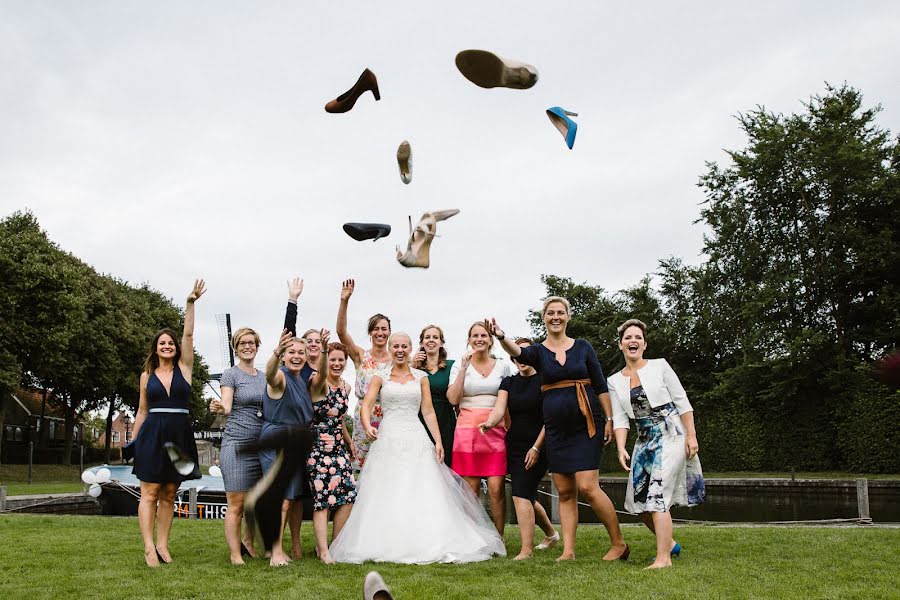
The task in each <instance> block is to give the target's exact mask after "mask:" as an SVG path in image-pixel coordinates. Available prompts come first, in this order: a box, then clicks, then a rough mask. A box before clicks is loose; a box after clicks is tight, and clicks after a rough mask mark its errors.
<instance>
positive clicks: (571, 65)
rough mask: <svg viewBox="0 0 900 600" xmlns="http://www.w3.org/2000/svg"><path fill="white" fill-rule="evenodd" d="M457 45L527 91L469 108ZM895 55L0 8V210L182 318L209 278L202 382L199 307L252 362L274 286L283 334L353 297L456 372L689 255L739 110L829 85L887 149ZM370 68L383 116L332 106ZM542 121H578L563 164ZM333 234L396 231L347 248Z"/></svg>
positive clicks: (800, 30)
mask: <svg viewBox="0 0 900 600" xmlns="http://www.w3.org/2000/svg"><path fill="white" fill-rule="evenodd" d="M438 5H439V6H440V7H438ZM468 48H481V49H487V50H491V51H494V52H497V53H499V54H501V55H503V56H507V57H511V58H515V59H519V60H522V61H525V62H528V63H530V64H532V65H534V66H535V67H537V69H538V71H539V73H540V79H539V81H538V83H537V85H535V87H533V88H532V89H530V90H525V91H521V90H507V89H493V90H485V89H481V88H478V87H476V86H474V85H473V84H471V83H469V82H468V81H467V80H466V79H464V78H463V77H462V75H461V74H460V73H459V72H458V71H457V70H456V68H455V65H454V56H455V55H456V53H457V52H458V51H460V50H463V49H468ZM898 59H900V3H897V2H859V3H849V2H822V1H807V2H758V1H757V2H752V3H740V4H738V3H723V2H677V3H674V2H654V3H641V5H640V6H637V5H635V4H634V3H621V2H619V3H611V2H596V1H587V0H585V1H583V2H570V3H562V2H557V3H547V2H524V1H517V2H444V3H435V2H421V1H420V2H389V1H382V2H340V3H325V2H315V3H314V2H300V1H294V2H240V3H238V2H222V1H216V2H212V1H210V2H196V1H195V2H173V1H168V2H165V1H162V2H161V1H155V2H123V1H119V0H116V1H108V2H97V1H94V2H70V1H63V0H60V1H56V2H50V1H46V2H41V1H34V2H31V1H18V2H14V1H10V0H0V73H2V75H0V216H6V215H8V214H10V213H12V212H14V211H16V210H22V209H28V210H31V211H33V212H34V214H35V215H36V216H37V218H38V220H39V221H40V223H41V225H42V227H44V228H45V229H46V230H47V231H48V233H49V235H50V237H51V239H53V240H54V241H56V242H57V243H58V244H59V245H60V246H61V247H62V248H64V249H65V250H68V251H70V252H72V253H74V254H75V255H77V256H79V257H80V258H81V259H83V260H84V261H86V262H87V263H89V264H91V265H93V266H94V267H95V268H96V269H97V270H98V271H101V272H104V273H109V274H112V275H115V276H116V277H120V278H123V279H125V280H127V281H129V282H131V283H134V284H140V283H142V282H146V283H149V284H150V285H151V286H153V287H154V288H156V289H158V290H160V291H162V292H163V293H165V294H166V295H169V296H171V297H173V298H174V299H175V300H176V301H177V302H178V303H179V304H181V305H183V303H184V298H185V296H186V295H187V293H188V291H189V290H190V287H191V283H192V281H193V278H194V277H197V276H202V277H204V278H205V279H206V281H207V284H208V287H209V292H208V293H207V295H206V296H204V297H203V299H202V300H201V301H200V302H199V303H198V323H197V337H196V340H197V347H198V349H199V351H200V352H202V353H203V354H204V355H205V356H206V357H207V358H208V362H209V363H210V367H211V370H212V371H214V372H215V371H218V370H220V369H221V367H222V365H221V360H220V356H221V352H220V343H219V340H218V337H217V332H216V324H215V319H214V315H215V314H217V313H226V312H228V313H231V315H232V322H233V324H234V326H235V328H236V327H239V326H242V325H249V326H253V327H255V328H257V329H258V330H259V331H260V333H261V334H262V336H263V349H264V352H261V353H260V356H264V354H265V353H267V352H268V351H269V349H270V348H271V347H274V344H275V342H276V334H277V333H278V331H279V329H280V326H281V319H282V315H283V307H284V300H285V299H286V287H285V281H286V279H287V278H288V277H289V276H292V275H299V276H302V277H303V278H304V279H305V281H306V288H305V290H304V292H303V296H302V297H301V301H300V304H301V309H300V328H301V330H303V329H306V328H307V327H314V326H315V327H320V326H327V327H330V328H333V327H334V321H335V314H336V310H337V301H338V293H339V287H340V281H341V280H342V279H343V278H345V277H355V278H356V280H357V292H356V295H355V296H354V297H353V300H352V302H351V307H350V326H351V331H352V333H353V334H354V336H355V338H356V341H357V342H358V343H360V344H361V345H367V342H368V340H367V337H366V332H365V322H366V319H367V318H368V316H369V315H371V314H372V313H374V312H383V313H385V314H387V315H389V316H390V317H391V318H392V320H393V324H394V329H395V330H400V329H402V330H407V331H409V332H410V333H412V334H413V335H417V334H418V331H419V330H420V328H421V327H422V326H423V325H424V324H426V323H430V322H435V323H438V324H441V325H442V326H444V328H445V330H446V332H447V335H448V338H449V339H448V348H449V351H450V354H451V356H454V355H458V354H459V353H460V352H461V351H462V350H463V349H464V347H465V333H466V330H467V328H468V325H469V324H470V323H471V322H472V321H473V320H475V319H478V318H481V317H483V316H485V315H496V316H497V318H498V319H499V321H500V322H501V324H502V325H503V326H504V327H505V329H506V330H507V331H508V332H510V333H526V332H527V331H528V328H527V326H526V321H525V318H526V314H527V311H528V310H529V309H530V308H534V307H535V306H538V305H539V303H540V299H541V297H542V295H543V293H544V289H543V286H542V285H541V283H540V275H541V274H542V273H552V274H556V275H561V276H568V277H571V278H573V279H574V280H576V281H579V282H581V281H586V282H589V283H591V284H596V285H601V286H603V287H605V288H607V289H609V290H618V289H620V288H623V287H627V286H630V285H633V284H634V283H636V282H637V281H638V280H639V279H640V278H641V277H642V276H643V275H644V274H645V273H647V272H652V271H654V270H656V268H657V261H658V260H659V259H660V258H664V257H668V256H671V255H675V256H679V257H682V258H683V259H684V260H685V261H687V262H689V263H697V262H699V261H700V260H701V259H702V257H701V256H700V248H701V245H702V236H703V228H702V226H700V225H695V224H694V221H695V220H696V219H697V218H698V215H699V206H698V205H699V203H700V202H701V201H702V200H703V196H702V192H701V190H700V189H698V188H697V187H696V183H697V180H698V177H699V176H700V175H701V174H702V173H703V172H704V170H705V167H704V162H705V161H719V162H724V161H725V160H726V156H725V154H724V152H723V149H726V148H739V147H741V146H743V144H744V142H745V140H744V138H743V137H742V135H741V134H740V132H739V131H738V128H737V122H736V120H735V118H734V117H735V115H736V114H737V113H738V112H741V111H747V110H750V109H753V108H754V107H755V106H756V105H759V104H762V105H765V106H766V107H767V108H768V109H771V110H774V111H778V112H785V113H789V112H795V111H799V110H802V106H801V102H802V101H803V100H806V99H808V98H809V96H810V94H814V93H822V92H823V91H824V82H825V81H828V82H831V83H835V84H840V83H842V82H844V81H846V82H848V83H849V84H851V85H853V86H855V87H858V88H860V89H862V91H863V93H864V99H865V101H866V103H867V105H872V104H875V103H881V104H882V105H883V107H884V111H883V112H882V113H881V115H880V116H879V119H878V120H879V124H880V125H881V126H883V127H887V128H890V129H891V130H892V131H893V132H895V133H896V132H898V131H900V76H898V63H900V60H898ZM366 67H368V68H370V69H371V70H372V71H373V72H374V73H375V74H376V75H377V77H378V81H379V85H380V88H381V96H382V100H381V101H380V102H375V101H374V99H373V98H372V96H371V94H366V95H365V96H364V97H362V98H361V99H360V101H359V102H358V103H357V105H356V107H355V108H354V109H353V110H352V111H351V112H349V113H346V114H339V115H333V114H327V113H326V112H325V111H324V109H323V106H324V104H325V103H326V102H327V101H328V100H330V99H332V98H334V97H335V96H337V95H338V94H340V93H342V92H344V91H346V90H347V89H348V88H350V87H351V86H352V85H353V83H354V82H355V81H356V79H357V77H358V76H359V74H360V72H361V71H362V70H363V69H364V68H366ZM555 105H559V106H562V107H564V108H566V109H568V110H571V111H574V112H578V113H579V117H577V118H576V121H577V122H578V136H577V139H576V141H575V148H574V150H571V151H570V150H569V149H568V148H566V146H565V143H564V140H563V138H562V136H561V135H560V134H559V132H557V130H556V129H555V128H554V127H553V126H552V125H551V123H550V121H549V120H548V119H547V117H546V115H545V113H544V111H545V109H547V108H548V107H550V106H555ZM404 139H407V140H409V141H410V142H411V144H412V149H413V181H412V183H411V184H410V185H404V184H403V183H402V182H401V180H400V176H399V172H398V169H397V163H396V157H395V154H396V150H397V146H398V145H399V144H400V142H401V141H402V140H404ZM445 208H459V209H460V210H461V212H460V214H459V215H457V216H456V217H454V218H452V219H450V220H449V221H446V222H444V223H441V224H439V226H438V233H439V234H440V235H441V236H442V237H440V238H438V239H437V240H436V241H435V242H434V245H433V247H432V252H431V259H432V266H431V268H430V269H428V270H419V269H405V268H403V267H401V266H400V265H399V264H398V263H397V262H396V261H395V259H394V245H395V244H400V245H402V246H404V247H405V244H406V234H407V216H408V215H412V216H413V219H414V220H417V219H418V217H419V215H421V213H423V212H426V211H431V210H437V209H445ZM347 221H376V222H384V223H388V224H390V225H391V226H392V227H393V233H392V234H391V236H390V237H389V238H387V239H383V240H380V241H378V242H377V243H372V242H362V243H361V242H355V241H353V240H352V239H350V238H349V237H347V236H346V235H345V234H344V233H343V232H342V230H341V225H342V224H343V223H344V222H347ZM638 316H640V315H638Z"/></svg>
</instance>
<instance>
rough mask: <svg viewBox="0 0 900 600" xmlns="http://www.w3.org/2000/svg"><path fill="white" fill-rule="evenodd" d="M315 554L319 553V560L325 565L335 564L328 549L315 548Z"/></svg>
mask: <svg viewBox="0 0 900 600" xmlns="http://www.w3.org/2000/svg"><path fill="white" fill-rule="evenodd" d="M316 554H318V555H319V560H321V561H322V562H323V563H325V564H326V565H333V564H335V560H334V559H333V558H331V552H329V551H328V550H325V551H324V552H322V551H318V550H317V551H316Z"/></svg>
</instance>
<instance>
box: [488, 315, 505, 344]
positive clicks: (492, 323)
mask: <svg viewBox="0 0 900 600" xmlns="http://www.w3.org/2000/svg"><path fill="white" fill-rule="evenodd" d="M484 326H485V328H486V329H487V330H488V333H490V334H491V335H492V336H494V337H496V338H497V339H503V338H505V337H506V334H505V333H503V330H502V329H500V326H499V325H497V319H495V318H494V317H491V318H490V320H488V319H485V320H484Z"/></svg>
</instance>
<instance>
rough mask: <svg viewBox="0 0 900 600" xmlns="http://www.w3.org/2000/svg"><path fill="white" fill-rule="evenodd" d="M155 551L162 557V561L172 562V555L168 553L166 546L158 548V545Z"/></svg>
mask: <svg viewBox="0 0 900 600" xmlns="http://www.w3.org/2000/svg"><path fill="white" fill-rule="evenodd" d="M156 551H157V552H158V553H159V556H160V557H162V562H164V563H166V564H169V563H170V562H172V555H171V554H169V549H168V548H160V547H159V546H157V547H156Z"/></svg>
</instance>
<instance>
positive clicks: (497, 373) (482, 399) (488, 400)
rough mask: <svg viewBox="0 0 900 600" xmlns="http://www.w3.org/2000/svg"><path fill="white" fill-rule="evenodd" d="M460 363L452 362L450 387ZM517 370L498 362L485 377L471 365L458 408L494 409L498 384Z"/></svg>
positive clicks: (510, 365) (457, 372)
mask: <svg viewBox="0 0 900 600" xmlns="http://www.w3.org/2000/svg"><path fill="white" fill-rule="evenodd" d="M459 364H460V361H458V360H457V361H454V363H453V366H452V367H451V368H450V385H453V382H454V381H456V377H457V375H459ZM518 372H519V370H518V369H517V368H516V367H515V366H514V365H513V364H512V363H510V362H508V361H505V360H500V359H499V358H498V359H497V360H496V362H495V363H494V368H493V369H491V372H490V373H488V375H487V377H485V376H484V375H482V374H481V373H479V372H478V370H477V369H476V368H475V367H474V366H472V365H471V364H470V365H469V366H468V368H467V369H466V373H465V378H466V380H465V382H464V383H463V397H462V400H460V402H459V407H460V408H494V404H496V402H497V392H499V391H500V382H501V381H503V378H504V377H509V376H510V375H515V374H516V373H518Z"/></svg>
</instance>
